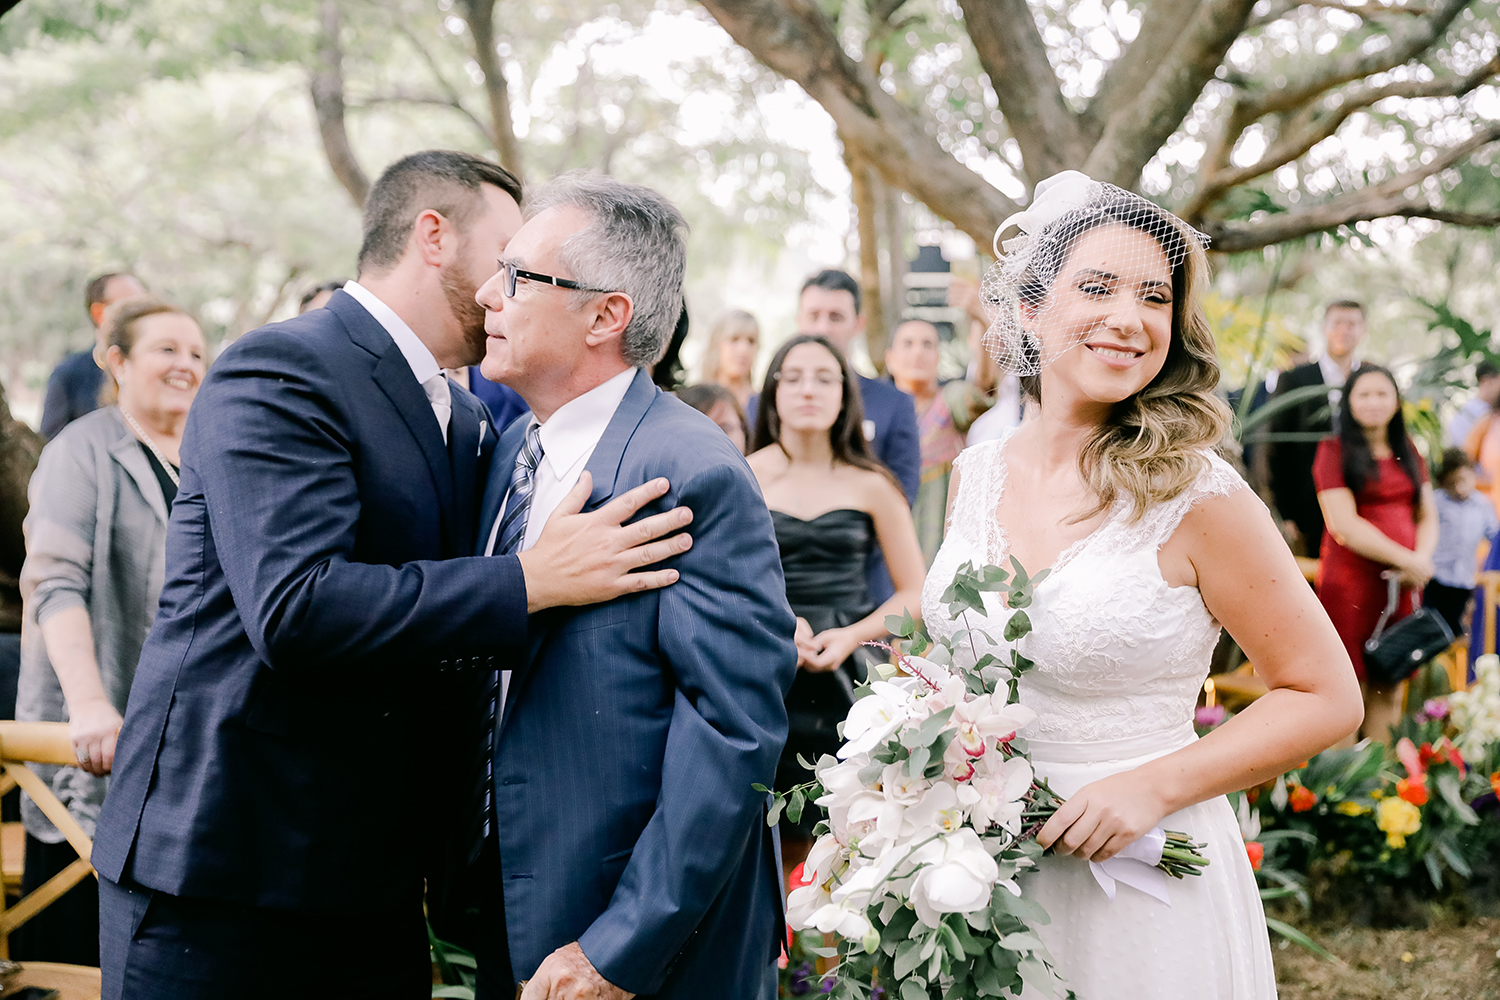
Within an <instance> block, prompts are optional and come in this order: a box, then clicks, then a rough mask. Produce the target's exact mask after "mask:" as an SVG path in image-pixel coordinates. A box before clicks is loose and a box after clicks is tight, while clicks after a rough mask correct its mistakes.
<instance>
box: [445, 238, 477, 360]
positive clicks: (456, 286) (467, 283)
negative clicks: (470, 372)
mask: <svg viewBox="0 0 1500 1000" xmlns="http://www.w3.org/2000/svg"><path fill="white" fill-rule="evenodd" d="M458 259H459V260H464V259H465V255H464V254H463V253H460V254H459V255H458ZM438 280H439V281H440V282H441V283H442V286H443V295H444V296H445V297H446V298H447V299H448V308H449V309H451V310H453V316H454V318H455V319H457V320H458V325H459V329H461V330H462V331H463V335H464V344H465V345H466V346H467V347H468V352H467V353H468V356H469V359H470V360H468V362H467V363H468V364H471V365H477V364H479V360H480V359H481V358H483V357H484V342H485V335H484V306H482V305H480V304H479V303H478V302H476V301H474V295H475V293H476V292H478V291H479V285H478V284H476V283H475V282H474V281H473V280H472V279H470V278H469V277H468V275H466V274H464V273H463V272H462V271H461V270H460V269H459V267H458V264H457V263H454V264H451V265H449V266H447V267H445V268H443V269H442V271H441V272H440V273H439V275H438Z"/></svg>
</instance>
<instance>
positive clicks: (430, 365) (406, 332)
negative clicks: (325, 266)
mask: <svg viewBox="0 0 1500 1000" xmlns="http://www.w3.org/2000/svg"><path fill="white" fill-rule="evenodd" d="M344 291H346V292H348V293H349V294H350V295H351V296H353V297H354V301H355V302H358V303H359V304H360V305H362V306H364V307H365V311H366V312H368V313H369V314H370V315H371V316H373V317H375V322H377V323H379V324H380V325H381V326H383V327H385V332H386V333H388V334H390V335H391V339H392V340H394V341H395V342H396V346H397V347H398V348H400V350H401V356H402V357H404V358H406V363H407V364H408V365H410V366H411V373H412V374H413V375H414V376H416V379H417V384H418V385H421V384H422V383H425V382H426V381H427V380H428V379H430V378H432V376H434V375H436V374H437V373H438V372H440V371H442V369H441V368H439V367H438V363H437V358H434V357H433V356H432V352H431V351H430V350H428V349H427V345H426V344H424V343H422V338H421V337H418V336H417V335H416V333H415V332H413V331H412V328H411V327H409V326H407V325H406V320H404V319H402V318H401V317H400V316H397V315H396V310H394V309H392V308H391V307H390V306H388V305H386V304H385V303H384V302H382V301H380V300H379V299H378V298H376V297H375V293H374V292H372V291H370V290H369V289H368V288H366V287H365V286H364V285H361V284H360V283H359V282H357V281H351V282H349V283H347V284H346V285H344Z"/></svg>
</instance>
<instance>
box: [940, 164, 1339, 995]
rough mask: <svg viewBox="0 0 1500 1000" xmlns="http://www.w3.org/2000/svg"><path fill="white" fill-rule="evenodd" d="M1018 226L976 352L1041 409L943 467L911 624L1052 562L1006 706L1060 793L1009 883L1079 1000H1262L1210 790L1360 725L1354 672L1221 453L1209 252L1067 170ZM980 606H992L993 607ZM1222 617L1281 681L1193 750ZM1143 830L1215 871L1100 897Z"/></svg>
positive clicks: (1240, 855) (945, 620)
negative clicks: (975, 577)
mask: <svg viewBox="0 0 1500 1000" xmlns="http://www.w3.org/2000/svg"><path fill="white" fill-rule="evenodd" d="M1011 221H1014V222H1016V223H1018V224H1019V225H1020V226H1021V229H1022V235H1021V237H1019V238H1018V239H1016V240H1011V241H1008V242H1007V244H1006V248H1007V250H1008V251H1009V253H1008V254H1007V255H1006V256H1005V257H1004V258H1003V259H1002V260H1001V263H1000V264H998V265H996V268H995V269H994V270H993V271H992V273H991V275H990V276H989V277H987V279H986V293H987V297H988V299H989V302H990V304H991V305H992V306H993V307H995V310H996V313H997V319H996V322H995V325H994V326H993V327H992V328H991V330H990V333H989V335H988V336H987V346H988V347H990V349H991V350H992V352H993V353H994V354H995V356H996V357H997V359H998V360H1000V362H1001V363H1002V365H1004V366H1006V367H1008V368H1010V369H1011V370H1015V371H1019V372H1020V373H1021V374H1022V375H1023V376H1024V377H1023V383H1024V385H1025V388H1026V390H1027V391H1028V393H1029V394H1030V395H1031V396H1032V398H1033V399H1035V400H1036V401H1037V402H1039V404H1040V410H1039V413H1038V415H1037V416H1036V417H1035V418H1033V419H1031V420H1030V421H1028V422H1027V423H1026V424H1024V425H1023V426H1022V427H1020V428H1019V429H1018V430H1016V431H1014V432H1013V433H1012V434H1011V435H1010V436H1009V437H1007V438H1005V439H1002V440H1000V441H993V442H988V443H985V444H982V445H979V446H977V447H974V448H970V449H969V450H967V451H965V452H964V453H963V454H962V455H960V456H959V459H958V461H957V462H956V463H955V465H954V473H953V485H952V488H951V490H950V493H949V505H950V506H949V527H948V532H947V536H946V538H945V540H944V542H943V545H942V548H941V550H940V551H939V553H938V555H937V557H936V559H935V561H934V563H933V566H932V569H931V572H930V575H929V576H928V578H927V582H926V585H925V588H924V591H923V597H922V610H923V617H924V619H925V621H926V624H927V628H928V630H929V631H930V632H932V633H933V634H935V635H951V634H952V632H953V630H954V629H955V628H956V627H958V626H957V625H956V623H954V622H953V621H952V620H951V619H950V618H949V617H948V614H947V611H946V609H945V607H944V605H943V602H942V600H941V597H942V594H943V591H944V590H945V589H946V588H947V587H948V585H949V583H950V582H951V581H952V579H953V575H954V572H955V570H956V569H957V568H958V567H959V566H961V565H962V564H964V563H965V562H973V563H974V564H975V565H976V566H980V565H985V564H993V565H1005V564H1007V563H1008V561H1009V559H1010V558H1011V557H1015V558H1016V559H1017V560H1019V561H1020V563H1021V564H1022V565H1023V566H1024V567H1025V568H1026V569H1027V570H1028V571H1029V572H1031V573H1035V572H1036V571H1038V570H1040V569H1042V568H1043V567H1051V573H1050V575H1049V576H1048V577H1047V578H1046V579H1045V580H1044V581H1042V583H1040V584H1039V585H1038V586H1037V588H1036V591H1035V604H1034V605H1033V607H1032V609H1031V611H1030V613H1031V617H1032V621H1033V626H1034V631H1033V632H1032V633H1031V635H1029V636H1027V637H1026V638H1025V639H1023V640H1021V647H1020V648H1021V651H1022V652H1023V653H1024V654H1025V655H1026V656H1028V657H1030V658H1031V659H1033V660H1034V661H1035V662H1036V667H1035V668H1033V669H1032V670H1031V671H1030V672H1029V673H1027V674H1025V675H1024V676H1023V678H1022V680H1021V687H1020V691H1021V701H1022V703H1023V704H1026V705H1027V706H1029V707H1031V708H1032V709H1034V710H1036V712H1037V713H1038V718H1037V720H1036V722H1035V723H1033V724H1032V726H1031V727H1030V728H1029V729H1028V730H1027V731H1023V732H1022V734H1021V735H1022V736H1024V737H1026V738H1027V739H1028V740H1029V742H1030V748H1031V753H1032V757H1033V760H1034V762H1035V765H1036V769H1037V771H1038V773H1039V774H1040V775H1041V776H1042V777H1045V778H1047V779H1048V780H1049V781H1050V782H1051V785H1052V787H1053V789H1054V790H1055V791H1057V792H1058V793H1059V794H1061V795H1063V796H1066V797H1067V798H1068V802H1067V804H1066V805H1065V806H1064V807H1063V808H1062V809H1060V810H1059V811H1058V813H1057V814H1056V815H1055V816H1054V817H1053V818H1052V820H1051V821H1049V822H1048V823H1047V824H1046V826H1044V827H1043V829H1042V830H1041V832H1040V833H1039V835H1038V838H1037V839H1038V841H1039V842H1040V843H1041V844H1042V845H1043V846H1049V847H1050V848H1051V850H1050V851H1049V852H1048V854H1047V855H1045V856H1044V857H1043V860H1042V863H1041V867H1040V869H1039V870H1038V871H1036V872H1034V873H1032V874H1030V875H1029V876H1028V878H1027V879H1025V880H1023V883H1022V884H1023V887H1024V890H1025V892H1026V893H1027V894H1028V895H1030V896H1031V897H1032V898H1033V899H1036V900H1037V901H1038V902H1040V903H1041V904H1042V905H1043V906H1045V907H1046V909H1047V912H1048V913H1049V914H1050V915H1051V918H1052V922H1051V924H1050V925H1048V926H1046V927H1043V928H1042V937H1043V940H1044V941H1045V943H1046V945H1047V947H1048V949H1049V950H1050V951H1051V953H1052V955H1053V957H1054V958H1055V959H1056V961H1057V965H1058V968H1059V971H1060V972H1061V973H1062V974H1063V976H1064V977H1065V978H1066V980H1067V983H1068V986H1069V987H1070V988H1071V989H1072V990H1074V991H1075V993H1076V994H1077V996H1078V997H1079V1000H1122V998H1140V1000H1145V998H1153V1000H1155V998H1180V1000H1188V998H1192V1000H1205V998H1231V997H1232V998H1237V1000H1238V998H1256V1000H1260V998H1271V997H1274V996H1275V995H1276V982H1275V975H1274V971H1273V969H1272V966H1271V953H1270V945H1269V941H1268V939H1267V931H1266V924H1265V916H1264V912H1263V910H1262V908H1261V902H1260V898H1259V894H1258V893H1257V891H1256V885H1255V880H1254V876H1253V874H1252V872H1251V869H1250V864H1249V861H1248V859H1247V857H1246V854H1245V850H1244V847H1243V846H1242V843H1241V838H1240V834H1239V831H1238V827H1237V825H1236V822H1235V817H1234V815H1233V811H1232V810H1231V808H1230V806H1229V804H1228V802H1227V801H1226V800H1225V798H1224V794H1225V793H1226V792H1230V791H1233V790H1236V789H1240V788H1246V787H1249V786H1251V785H1254V784H1257V783H1259V782H1262V781H1265V780H1267V779H1269V778H1272V777H1274V776H1275V775H1277V774H1280V773H1282V772H1283V771H1285V770H1287V769H1288V768H1290V767H1292V766H1294V765H1296V764H1297V763H1298V762H1299V761H1302V760H1304V759H1306V758H1307V757H1309V756H1310V755H1312V754H1314V753H1316V752H1318V751H1320V750H1322V749H1324V748H1326V747H1328V746H1330V745H1332V744H1333V743H1335V742H1337V741H1338V740H1339V739H1341V738H1343V737H1344V736H1346V735H1347V734H1349V733H1350V732H1352V731H1353V730H1354V729H1355V728H1356V727H1357V726H1358V724H1359V722H1360V717H1361V703H1360V696H1359V688H1358V686H1357V685H1356V683H1355V679H1354V673H1353V669H1352V668H1351V666H1350V664H1349V660H1348V657H1347V656H1346V654H1345V653H1344V650H1343V646H1342V645H1341V644H1340V642H1339V638H1338V635H1337V634H1336V633H1335V632H1334V629H1333V626H1332V625H1331V624H1330V622H1329V620H1328V618H1327V616H1326V615H1325V614H1324V613H1323V610H1322V608H1321V607H1320V606H1319V604H1318V601H1317V598H1316V597H1315V596H1314V595H1313V592H1312V590H1311V588H1309V587H1308V586H1307V584H1306V583H1305V582H1304V581H1303V579H1302V576H1301V574H1300V572H1299V571H1298V568H1297V565H1296V563H1295V562H1294V561H1293V559H1292V556H1291V553H1290V552H1289V551H1288V549H1287V546H1286V544H1285V542H1284V541H1283V540H1282V538H1281V536H1280V535H1279V534H1278V532H1277V531H1276V528H1275V526H1274V525H1273V524H1272V521H1271V518H1270V515H1269V513H1268V511H1267V510H1266V508H1265V506H1264V505H1263V504H1262V503H1261V502H1260V500H1259V499H1258V498H1257V497H1256V496H1255V494H1254V493H1253V492H1251V491H1250V489H1249V488H1248V487H1247V486H1246V485H1245V483H1244V482H1243V480H1241V479H1240V477H1239V476H1238V475H1237V474H1236V473H1235V472H1234V470H1233V469H1232V468H1231V467H1230V466H1229V465H1228V464H1226V463H1225V462H1224V461H1222V460H1221V459H1220V458H1218V457H1217V456H1216V455H1214V454H1213V452H1212V451H1211V450H1210V449H1211V446H1212V445H1213V444H1214V443H1215V442H1216V441H1218V440H1219V439H1220V437H1221V436H1222V435H1223V433H1224V430H1225V428H1226V426H1227V424H1228V412H1227V410H1226V408H1225V407H1224V406H1223V405H1222V404H1221V403H1220V402H1218V401H1217V400H1216V399H1215V398H1214V397H1213V396H1212V391H1213V389H1214V387H1215V385H1216V383H1217V381H1218V378H1219V371H1218V365H1217V361H1216V355H1215V349H1214V343H1213V337H1212V334H1211V333H1210V331H1209V328H1208V326H1207V323H1206V321H1205V320H1204V317H1203V314H1202V308H1201V301H1200V295H1201V290H1202V284H1203V282H1204V280H1205V271H1206V263H1205V258H1204V254H1203V248H1202V238H1201V237H1199V235H1198V234H1197V233H1194V232H1193V230H1192V229H1191V228H1189V227H1188V226H1187V225H1186V224H1184V223H1182V222H1181V221H1180V220H1178V219H1176V218H1175V217H1173V216H1171V215H1169V214H1168V213H1166V212H1164V211H1162V210H1161V209H1159V208H1156V207H1155V206H1153V205H1151V204H1150V203H1149V202H1146V201H1145V200H1144V199H1141V198H1139V197H1138V196H1135V195H1132V194H1128V193H1126V192H1123V191H1120V190H1119V189H1118V188H1113V187H1111V186H1109V185H1100V184H1096V183H1094V182H1092V181H1090V180H1089V179H1088V178H1086V177H1084V176H1083V175H1081V174H1076V173H1073V172H1069V173H1068V174H1064V175H1059V176H1058V177H1056V178H1053V179H1051V180H1050V181H1049V182H1044V183H1043V184H1042V185H1039V186H1038V191H1037V194H1036V196H1035V199H1034V201H1033V204H1032V206H1031V208H1030V209H1029V210H1028V211H1027V212H1026V213H1023V215H1022V217H1021V218H1019V219H1014V220H1011ZM1008 224H1009V223H1007V225H1008ZM1001 228H1002V231H1004V229H1005V228H1006V227H1004V226H1002V227H1001ZM997 236H998V234H997ZM985 596H986V599H987V600H991V601H992V603H991V604H990V605H989V606H990V609H991V613H992V614H997V615H998V614H999V612H1000V607H999V605H998V602H996V601H994V600H993V599H995V598H997V596H998V595H994V594H987V595H985ZM971 624H975V625H981V624H982V625H986V626H988V627H989V630H990V631H991V632H992V633H993V634H995V635H996V636H997V637H998V635H999V632H1000V628H998V627H995V622H983V623H981V622H971ZM1221 624H1222V625H1223V627H1225V628H1227V629H1228V630H1229V633H1230V634H1231V635H1232V636H1233V637H1234V639H1235V640H1236V641H1237V642H1238V643H1239V645H1240V647H1241V648H1242V649H1244V651H1245V652H1246V654H1247V655H1248V656H1249V658H1250V660H1251V661H1252V662H1253V663H1254V664H1255V668H1256V671H1257V673H1259V675H1260V676H1261V678H1262V679H1263V680H1265V682H1266V684H1267V685H1268V686H1269V687H1270V689H1271V690H1270V693H1269V694H1266V695H1265V696H1263V697H1262V698H1261V699H1260V700H1259V701H1257V702H1255V704H1254V705H1252V706H1251V707H1250V708H1248V709H1246V710H1245V711H1244V712H1242V713H1240V714H1239V715H1238V716H1236V717H1235V718H1234V719H1232V720H1231V721H1230V722H1228V723H1227V724H1225V725H1224V726H1222V727H1220V728H1219V729H1217V730H1215V731H1214V732H1213V733H1212V734H1210V735H1209V736H1207V737H1206V738H1204V739H1202V740H1198V739H1197V738H1196V737H1195V736H1194V733H1193V726H1192V720H1193V710H1194V706H1195V704H1196V700H1197V694H1198V692H1199V690H1201V688H1202V685H1203V681H1204V678H1205V677H1206V676H1207V673H1208V667H1209V658H1210V655H1211V654H1212V652H1213V649H1214V645H1215V643H1216V641H1217V639H1218V636H1219V629H1220V625H1221ZM1002 645H1003V643H1002ZM980 652H981V653H982V652H983V650H980ZM1007 658H1008V657H1007ZM1155 826H1161V827H1163V828H1166V829H1170V830H1180V831H1183V832H1185V833H1187V834H1189V835H1190V836H1191V837H1193V838H1194V839H1196V840H1198V841H1200V842H1204V843H1206V844H1207V848H1206V850H1205V851H1204V853H1205V854H1206V855H1207V856H1208V858H1209V859H1210V864H1209V866H1208V868H1207V869H1205V870H1204V872H1203V874H1202V875H1201V876H1199V877H1195V878H1194V877H1190V878H1186V879H1183V880H1181V881H1178V880H1168V882H1169V885H1168V890H1167V891H1168V894H1169V897H1170V904H1165V903H1163V902H1161V901H1159V900H1157V899H1155V898H1153V897H1152V896H1149V895H1147V894H1146V893H1144V892H1141V891H1138V890H1136V889H1135V888H1131V887H1129V886H1127V885H1125V884H1123V883H1122V884H1120V885H1119V886H1118V888H1117V891H1116V895H1115V899H1114V900H1113V901H1111V900H1110V899H1109V898H1108V897H1107V896H1106V895H1105V893H1104V891H1103V890H1102V889H1101V888H1100V886H1099V884H1097V883H1096V881H1095V879H1094V878H1093V876H1092V875H1091V874H1090V868H1089V865H1088V864H1087V863H1086V861H1087V860H1093V861H1100V862H1102V861H1105V860H1107V859H1108V858H1110V857H1112V856H1114V855H1115V854H1116V853H1118V852H1119V851H1120V850H1121V849H1122V848H1123V847H1125V846H1126V845H1128V844H1130V843H1131V842H1133V841H1135V840H1136V839H1138V838H1139V837H1141V835H1143V834H1145V833H1146V832H1148V831H1149V830H1151V828H1152V827H1155ZM1024 995H1025V996H1028V997H1029V996H1032V995H1033V994H1031V993H1027V994H1024Z"/></svg>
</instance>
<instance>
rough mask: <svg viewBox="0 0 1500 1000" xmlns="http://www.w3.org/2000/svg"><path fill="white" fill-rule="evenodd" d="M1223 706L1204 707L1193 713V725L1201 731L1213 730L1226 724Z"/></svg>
mask: <svg viewBox="0 0 1500 1000" xmlns="http://www.w3.org/2000/svg"><path fill="white" fill-rule="evenodd" d="M1224 716H1225V712H1224V706H1223V705H1204V706H1202V707H1201V708H1199V709H1198V710H1197V711H1196V712H1194V713H1193V725H1195V726H1197V727H1198V728H1199V729H1212V728H1214V727H1215V726H1218V725H1222V724H1223V722H1224Z"/></svg>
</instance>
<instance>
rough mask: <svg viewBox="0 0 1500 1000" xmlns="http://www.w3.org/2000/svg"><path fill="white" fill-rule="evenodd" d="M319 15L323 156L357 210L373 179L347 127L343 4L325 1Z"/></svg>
mask: <svg viewBox="0 0 1500 1000" xmlns="http://www.w3.org/2000/svg"><path fill="white" fill-rule="evenodd" d="M319 13H320V17H321V21H322V30H321V31H320V32H319V33H318V51H317V59H318V64H317V69H316V70H315V71H314V72H313V77H312V102H313V110H314V111H315V112H316V113H317V116H318V134H319V135H320V136H321V137H322V139H323V153H324V155H325V156H327V157H328V166H329V167H330V168H331V169H332V170H333V176H334V177H336V178H338V182H339V183H340V184H342V185H343V186H344V190H345V191H348V192H349V197H350V198H351V199H353V200H354V207H355V208H358V209H362V208H364V205H365V198H366V197H367V196H368V195H369V193H370V179H369V178H368V177H366V176H365V172H364V170H363V169H361V167H360V165H359V160H357V159H355V156H354V149H353V147H351V146H350V145H349V132H348V130H347V129H346V128H345V126H344V50H343V48H342V47H341V46H340V44H339V5H338V4H337V3H336V2H335V0H323V6H322V8H321V9H320V11H319Z"/></svg>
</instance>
